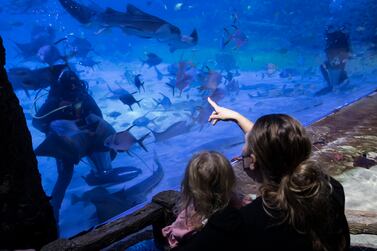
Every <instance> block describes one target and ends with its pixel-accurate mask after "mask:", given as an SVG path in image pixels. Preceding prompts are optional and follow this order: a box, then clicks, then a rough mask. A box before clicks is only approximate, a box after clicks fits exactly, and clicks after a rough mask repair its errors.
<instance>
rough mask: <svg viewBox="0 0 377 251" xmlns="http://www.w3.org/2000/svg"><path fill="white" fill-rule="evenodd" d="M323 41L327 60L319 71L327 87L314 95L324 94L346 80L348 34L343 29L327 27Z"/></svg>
mask: <svg viewBox="0 0 377 251" xmlns="http://www.w3.org/2000/svg"><path fill="white" fill-rule="evenodd" d="M325 40H326V49H325V53H326V57H327V59H326V61H325V62H324V63H323V64H321V66H320V69H321V73H322V75H323V77H324V79H325V80H326V82H327V85H328V86H327V87H325V88H323V89H321V90H320V91H318V92H317V93H316V95H323V94H326V93H328V92H330V91H332V90H333V88H334V87H335V86H337V85H340V84H342V83H343V82H345V81H346V80H347V79H348V76H347V72H346V70H345V67H346V63H347V60H348V58H349V56H350V53H351V45H350V39H349V34H348V33H347V32H346V31H345V29H344V27H342V28H340V29H335V30H333V29H332V27H329V28H328V29H327V30H326V34H325Z"/></svg>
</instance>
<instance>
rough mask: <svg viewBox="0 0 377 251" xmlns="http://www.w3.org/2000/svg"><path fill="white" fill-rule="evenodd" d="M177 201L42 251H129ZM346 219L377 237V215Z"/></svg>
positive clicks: (352, 214) (165, 200)
mask: <svg viewBox="0 0 377 251" xmlns="http://www.w3.org/2000/svg"><path fill="white" fill-rule="evenodd" d="M178 198H179V192H177V191H164V192H161V193H159V194H157V195H156V196H154V197H153V199H152V202H151V203H149V204H147V205H145V206H144V207H143V208H141V209H139V210H137V211H136V212H134V213H132V214H129V215H127V216H124V217H121V218H119V219H117V220H115V221H112V222H109V223H106V224H103V225H100V226H98V227H96V228H94V229H92V230H90V231H88V232H85V233H82V234H79V235H77V236H75V237H72V238H70V239H59V240H56V241H54V242H52V243H50V244H48V245H46V246H45V247H43V249H42V250H43V251H49V250H51V251H52V250H53V251H56V250H100V249H106V248H107V247H109V246H110V245H113V246H114V243H117V242H118V241H120V240H123V242H121V244H120V245H121V246H122V248H127V247H128V246H130V245H131V244H134V243H135V242H137V241H140V240H142V239H145V238H149V237H152V236H153V230H154V231H155V232H157V231H159V230H160V229H161V227H162V226H164V225H165V224H168V221H169V220H171V219H172V218H173V217H174V214H173V208H174V206H175V203H176V201H177V200H178ZM346 216H347V220H348V224H349V227H350V232H351V234H372V235H377V212H366V211H356V210H346ZM150 226H152V228H151V227H150ZM142 230H144V231H142ZM135 233H136V235H135ZM138 236H139V237H138ZM126 237H132V238H128V239H127V238H126ZM125 238H126V239H125ZM115 246H116V245H115ZM364 247H368V248H372V249H373V248H374V249H376V250H377V246H373V245H369V246H364ZM118 248H120V247H119V246H118ZM372 249H370V250H372Z"/></svg>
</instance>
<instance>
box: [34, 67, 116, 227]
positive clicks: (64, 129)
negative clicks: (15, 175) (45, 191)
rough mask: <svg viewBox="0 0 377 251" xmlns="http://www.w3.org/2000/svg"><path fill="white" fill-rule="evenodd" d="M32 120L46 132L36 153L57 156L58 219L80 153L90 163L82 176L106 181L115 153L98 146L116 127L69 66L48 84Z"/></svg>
mask: <svg viewBox="0 0 377 251" xmlns="http://www.w3.org/2000/svg"><path fill="white" fill-rule="evenodd" d="M32 124H33V126H34V127H35V128H37V129H38V130H39V131H41V132H43V133H45V134H46V139H45V140H44V141H43V142H42V143H41V144H40V145H39V146H38V147H37V148H36V149H35V153H36V155H39V156H52V157H54V158H55V159H56V165H57V171H58V178H57V181H56V183H55V186H54V188H53V191H52V194H51V196H52V199H51V204H52V206H53V209H54V215H55V218H56V221H57V222H59V221H58V219H59V210H60V207H61V204H62V201H63V199H64V194H65V192H66V190H67V187H68V185H69V184H70V182H71V179H72V175H73V168H74V165H75V164H78V162H79V161H80V159H81V158H82V157H84V156H86V157H88V160H89V163H90V164H91V167H92V168H91V172H90V174H89V175H88V176H86V177H83V178H84V179H86V182H87V183H88V184H89V185H93V184H91V183H96V182H97V184H100V183H106V182H108V181H109V180H108V179H107V178H108V177H107V174H110V173H111V170H112V166H111V161H112V159H113V158H114V157H115V155H114V154H112V153H110V151H109V149H101V147H102V146H103V141H104V139H105V138H106V137H108V136H109V135H112V134H114V133H115V130H114V129H113V128H112V126H111V125H110V124H108V123H107V122H106V121H104V120H103V119H102V112H101V110H100V108H99V107H98V105H97V104H96V102H95V101H94V99H93V98H92V97H91V96H90V95H89V93H88V86H87V84H86V82H84V81H82V80H80V79H79V77H78V76H77V75H76V74H75V73H74V72H73V71H72V70H70V69H66V70H64V71H62V73H61V74H60V76H59V78H58V81H57V83H56V84H53V85H52V86H51V88H50V91H49V93H48V97H47V99H46V101H45V103H44V104H43V105H42V106H41V107H40V109H39V110H38V111H37V112H36V114H35V116H34V117H33V121H32ZM101 179H102V180H101Z"/></svg>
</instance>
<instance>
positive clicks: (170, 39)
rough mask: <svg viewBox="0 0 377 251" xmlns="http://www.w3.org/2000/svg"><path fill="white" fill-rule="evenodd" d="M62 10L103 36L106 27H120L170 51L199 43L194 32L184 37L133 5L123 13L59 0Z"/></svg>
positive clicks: (125, 31) (161, 20)
mask: <svg viewBox="0 0 377 251" xmlns="http://www.w3.org/2000/svg"><path fill="white" fill-rule="evenodd" d="M59 2H60V4H61V5H62V7H63V8H64V9H65V10H66V11H67V12H68V13H69V14H70V15H71V16H72V17H73V18H75V19H76V20H77V21H79V22H80V23H81V24H85V25H90V24H92V25H98V26H99V27H100V30H99V31H97V34H99V33H102V32H103V31H104V30H106V29H109V28H120V29H121V30H122V31H123V32H124V33H125V34H127V35H133V36H138V37H141V38H147V39H150V38H154V39H157V40H158V41H160V42H164V43H167V44H168V46H169V48H170V52H174V51H175V50H178V49H187V48H190V47H193V46H195V45H196V44H197V43H198V32H197V30H196V29H194V30H193V31H192V33H191V34H190V35H183V34H182V33H181V30H180V29H179V28H178V27H177V26H175V25H173V24H171V23H169V22H167V21H165V20H163V19H161V18H159V17H156V16H154V15H151V14H148V13H146V12H144V11H142V10H140V9H138V8H137V7H136V6H134V5H132V4H127V6H126V12H121V11H117V10H115V9H112V8H106V9H104V10H103V9H101V8H100V7H95V8H94V7H88V6H85V5H82V4H80V3H78V2H76V1H74V0H59Z"/></svg>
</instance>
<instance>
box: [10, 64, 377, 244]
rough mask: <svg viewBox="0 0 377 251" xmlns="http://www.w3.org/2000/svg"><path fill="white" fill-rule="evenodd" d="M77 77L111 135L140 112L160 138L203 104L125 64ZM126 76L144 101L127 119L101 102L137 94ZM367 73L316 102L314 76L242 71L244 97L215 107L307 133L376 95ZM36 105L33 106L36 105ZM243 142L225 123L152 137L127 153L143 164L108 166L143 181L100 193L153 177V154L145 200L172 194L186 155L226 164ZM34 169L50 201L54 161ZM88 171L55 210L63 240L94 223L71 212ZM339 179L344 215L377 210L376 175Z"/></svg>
mask: <svg viewBox="0 0 377 251" xmlns="http://www.w3.org/2000/svg"><path fill="white" fill-rule="evenodd" d="M158 68H159V70H160V71H161V72H163V73H166V72H167V69H166V68H167V65H164V64H162V65H159V66H158ZM78 70H81V73H80V76H81V78H82V79H85V80H87V81H88V83H89V86H90V91H91V93H92V95H93V97H94V99H95V100H96V101H97V103H98V104H99V106H100V108H101V109H102V112H103V114H104V118H105V119H106V120H107V121H108V122H110V123H111V124H112V125H113V126H114V128H115V129H116V130H117V131H121V130H125V129H127V128H128V127H129V126H130V125H131V124H132V121H133V120H134V119H136V118H138V117H140V116H143V115H144V114H146V113H147V112H149V113H148V115H147V117H148V118H150V119H152V118H156V119H155V123H156V125H153V124H151V125H150V127H151V129H153V130H156V131H162V130H164V129H166V128H167V127H168V126H170V125H171V124H173V123H175V122H177V121H181V120H187V121H189V120H190V110H192V108H193V107H195V106H200V105H201V104H203V98H202V97H201V96H200V93H199V91H198V90H197V88H190V89H188V90H186V91H184V93H183V94H182V96H181V97H179V96H177V95H176V96H174V97H173V96H172V91H171V89H170V88H169V87H168V86H167V85H165V83H166V82H168V77H164V78H163V79H162V80H160V81H159V80H157V77H156V72H155V70H154V69H153V68H148V67H147V66H142V65H141V64H140V61H135V62H132V63H127V64H115V63H112V62H110V61H102V63H101V64H100V65H99V66H95V69H94V70H92V69H87V68H82V69H80V68H79V69H78ZM125 70H128V71H130V72H133V73H140V74H141V75H142V78H143V80H144V81H145V92H144V91H141V93H137V94H135V98H136V99H141V98H142V99H143V100H142V101H141V107H140V108H139V107H138V106H137V105H134V106H133V108H134V111H130V109H129V108H128V107H127V106H125V105H124V104H122V103H121V102H120V101H119V100H111V99H108V98H107V96H108V95H109V91H108V88H107V85H106V83H108V84H109V85H110V86H111V87H113V88H119V87H118V85H120V86H122V87H123V88H125V89H126V90H128V91H136V88H135V87H134V86H133V85H131V84H129V83H128V82H127V81H126V79H125V77H124V72H125ZM373 70H375V69H371V70H370V71H369V73H363V74H359V73H358V72H357V71H355V72H352V71H351V72H350V73H351V74H350V81H349V83H348V84H347V85H343V86H342V87H339V88H336V89H335V90H334V91H333V92H331V93H328V94H326V95H323V96H315V95H314V93H315V92H316V91H318V90H320V89H321V88H323V87H324V86H325V83H324V81H323V80H322V76H321V75H320V74H319V72H318V70H314V72H313V73H312V74H311V75H309V76H304V77H302V76H298V77H293V78H280V77H279V72H276V73H275V74H273V75H272V76H271V77H267V76H265V77H263V75H265V74H264V71H253V72H251V71H241V72H240V73H241V75H240V76H238V77H237V78H236V79H237V80H238V81H239V84H240V86H244V87H243V90H242V89H241V90H240V92H239V93H238V94H234V93H233V94H230V95H228V96H226V97H225V98H224V99H222V100H221V101H219V104H220V105H222V106H226V107H230V108H232V109H235V110H238V111H240V112H241V113H243V114H245V115H247V117H249V118H250V119H252V120H255V119H257V118H258V117H259V116H261V115H263V114H267V113H288V114H290V115H293V116H294V117H296V118H297V119H299V120H300V121H301V122H302V123H304V124H305V125H308V124H310V123H312V122H314V121H316V120H317V119H319V118H321V117H323V116H325V115H327V114H328V113H329V112H331V111H332V110H334V109H335V108H339V107H341V106H343V105H345V104H347V103H350V102H353V101H355V100H357V99H358V98H360V97H363V96H365V95H366V94H368V93H370V92H372V91H373V90H375V89H376V88H377V78H376V77H375V74H373V73H372V72H373ZM303 71H304V70H303ZM254 85H260V86H261V87H260V88H258V89H257V90H250V89H249V90H245V89H247V87H248V86H249V87H250V86H254ZM263 86H264V87H263ZM287 90H288V91H287ZM160 92H162V93H164V94H165V95H167V96H169V98H170V99H171V101H172V103H173V105H172V107H171V109H169V110H164V109H163V108H162V107H161V106H160V107H158V108H155V102H154V101H153V98H161V95H160V94H159V93H160ZM17 95H18V97H19V98H20V101H21V104H22V106H23V108H24V112H25V114H26V118H27V121H28V125H29V128H30V131H31V133H32V136H33V145H34V147H36V146H38V144H39V143H41V142H42V140H43V139H44V135H43V134H42V133H40V132H39V131H37V130H36V129H34V128H33V127H32V125H31V114H32V113H33V111H32V106H33V105H32V99H29V98H27V96H26V95H25V94H24V92H22V91H18V92H17ZM41 102H42V101H39V105H40V104H41ZM113 111H118V112H120V113H121V115H120V116H119V117H117V118H116V119H115V118H112V117H111V116H109V114H110V113H111V112H113ZM148 132H149V131H148V130H147V129H146V128H138V127H134V128H132V129H131V133H132V134H134V135H135V136H136V138H140V137H141V136H143V135H144V134H146V133H148ZM242 142H243V135H242V133H241V131H240V130H239V129H238V127H237V126H236V125H234V124H231V123H219V124H218V125H216V126H215V127H212V126H211V125H209V124H208V123H203V124H196V125H195V126H194V127H193V128H192V129H191V130H190V131H189V132H187V133H185V134H182V135H179V136H177V137H174V138H171V139H169V140H167V141H164V142H159V143H155V142H154V138H153V136H150V137H148V138H147V139H146V140H145V144H146V147H147V149H148V152H145V151H144V150H143V149H141V148H140V147H138V146H135V147H134V148H133V149H132V152H133V153H134V154H135V155H137V156H139V157H140V158H141V159H142V160H143V161H141V160H140V159H139V158H137V157H135V156H134V157H130V156H129V155H127V154H118V156H117V158H116V159H115V160H114V161H113V167H119V166H125V165H127V166H135V167H139V168H141V169H142V170H143V172H142V174H141V175H139V176H138V177H137V178H135V179H133V180H131V181H128V182H125V183H122V184H117V185H113V186H107V187H106V188H107V189H108V190H109V191H110V192H114V191H118V190H120V189H123V188H127V187H130V186H132V185H134V184H137V183H138V182H140V181H142V180H143V179H145V177H147V176H149V175H150V174H151V173H152V170H153V167H154V163H153V155H154V152H156V154H157V156H158V158H159V160H160V162H161V163H162V165H163V168H164V178H163V180H162V182H160V184H159V185H158V186H157V187H156V188H154V189H153V190H152V191H151V192H150V193H149V194H148V199H150V198H151V197H152V195H154V194H156V193H157V192H159V191H162V190H166V189H177V190H178V189H179V187H180V181H181V178H182V175H183V171H184V169H185V166H186V163H187V161H188V159H189V158H190V157H191V156H192V154H193V153H195V152H198V151H201V150H209V149H213V150H218V151H221V152H223V153H224V154H226V156H227V157H229V158H232V157H234V156H237V155H239V154H240V151H241V147H242ZM38 161H39V170H40V172H41V175H42V181H43V186H44V188H45V190H46V192H47V194H50V193H51V191H52V187H53V185H54V183H55V180H56V176H57V174H56V167H55V161H54V159H52V158H45V157H43V158H42V157H40V158H38ZM143 162H145V163H143ZM145 164H146V165H145ZM147 166H148V167H147ZM89 170H90V167H89V166H88V165H87V164H85V163H84V162H80V163H79V165H77V166H76V167H75V172H74V177H73V180H72V182H71V184H70V186H69V188H68V191H67V193H66V196H65V199H64V201H63V205H62V210H61V218H60V224H59V225H60V233H61V236H62V237H68V236H72V235H74V234H77V233H78V232H80V231H83V230H85V229H88V228H90V227H92V226H93V225H95V224H98V223H99V222H97V221H96V220H93V219H92V218H91V217H92V215H93V214H94V213H95V208H94V206H93V205H92V204H91V203H82V202H80V203H76V204H74V205H72V204H71V197H72V195H78V196H80V195H82V194H83V193H84V192H85V191H87V190H90V189H91V188H92V187H90V186H88V185H87V184H86V183H85V182H84V180H83V179H82V178H81V176H84V175H86V174H87V173H88V172H89ZM343 176H344V177H342V181H343V184H344V187H345V191H346V195H347V207H349V208H353V209H361V210H375V209H376V208H377V193H372V192H371V191H372V190H374V191H376V188H377V167H373V168H371V169H369V170H366V169H360V170H359V169H355V170H352V171H349V172H348V173H345V174H344V175H343ZM132 210H134V209H131V211H132Z"/></svg>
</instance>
